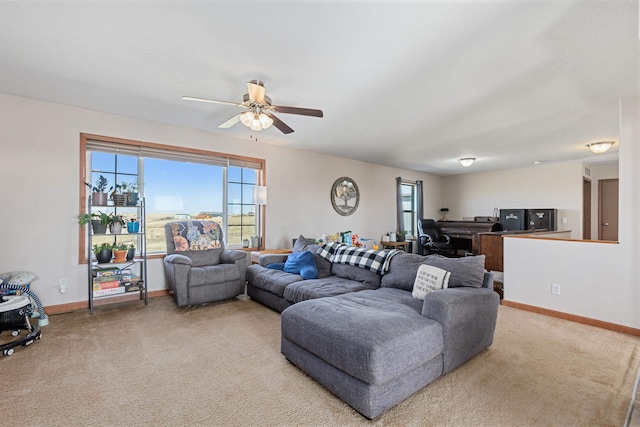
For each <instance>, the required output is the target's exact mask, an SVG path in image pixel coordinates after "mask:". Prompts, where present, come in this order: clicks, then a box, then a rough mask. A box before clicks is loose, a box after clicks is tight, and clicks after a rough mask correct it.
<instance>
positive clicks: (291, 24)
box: [0, 0, 640, 175]
mask: <svg viewBox="0 0 640 427" xmlns="http://www.w3.org/2000/svg"><path fill="white" fill-rule="evenodd" d="M638 21H639V13H638V1H622V0H607V1H604V0H603V1H592V0H579V1H578V0H567V1H563V0H555V1H551V0H548V1H545V0H524V1H518V0H513V1H493V0H492V1H484V0H479V1H446V2H445V1H375V2H373V1H341V2H338V1H298V2H294V1H255V2H247V1H208V2H205V1H198V2H193V1H177V0H176V1H165V2H147V1H128V2H124V1H119V2H111V1H91V2H80V1H47V2H31V1H22V2H8V1H2V2H0V92H2V93H7V94H14V95H20V96H25V97H29V98H35V99H42V100H46V101H52V102H57V103H62V104H68V105H73V106H78V107H83V108H88V109H92V110H97V111H105V112H110V113H116V114H121V115H126V116H131V117H138V118H144V119H148V120H153V121H158V122H165V123H171V124H175V125H179V126H184V127H188V128H195V129H202V130H206V131H209V132H212V133H215V134H220V135H226V136H230V137H236V138H243V139H249V136H250V135H251V134H252V132H251V131H250V130H249V129H248V128H246V127H244V126H242V125H241V124H237V125H235V126H234V127H232V128H230V129H218V127H217V126H218V125H219V124H220V123H222V122H224V121H225V120H227V119H228V118H230V117H231V116H233V115H234V114H235V113H237V111H238V110H237V108H236V107H233V106H227V105H218V104H203V103H196V102H187V101H183V100H182V99H181V97H182V96H183V95H191V96H199V97H205V98H213V99H220V100H228V101H233V102H241V99H242V94H244V93H246V82H247V81H249V80H253V79H260V80H263V81H264V82H265V87H266V93H267V95H268V96H270V97H271V98H272V100H273V103H274V104H277V105H286V106H297V107H308V108H319V109H322V110H323V111H324V114H325V117H324V118H322V119H319V118H313V117H303V116H296V115H290V114H278V117H279V118H280V119H282V120H283V121H284V122H285V123H287V124H288V125H289V126H291V127H292V128H294V129H295V132H294V133H292V134H289V135H283V134H281V133H280V132H279V131H278V130H277V129H275V128H273V127H272V128H270V129H268V130H266V131H263V132H261V133H260V134H259V142H258V143H261V144H262V143H269V144H276V145H283V146H288V147H294V148H299V149H303V150H312V151H316V152H320V153H326V154H333V155H338V156H342V157H348V158H353V159H358V160H363V161H368V162H373V163H379V164H386V165H391V166H397V167H401V168H406V169H412V170H417V171H425V172H431V173H436V174H440V175H451V174H459V173H467V172H478V171H485V170H496V169H505V168H512V167H521V166H525V165H531V164H533V162H534V161H548V162H553V161H566V160H574V159H588V160H593V159H595V155H593V154H590V153H589V151H588V150H587V149H586V148H585V144H587V143H589V142H594V141H598V140H602V139H613V140H616V141H617V140H618V99H619V98H624V97H634V96H639V95H640V80H639V74H638V70H639V58H640V55H639V53H640V43H639V32H638ZM116 136H121V135H116ZM615 147H616V148H614V150H613V153H612V154H608V155H605V157H604V158H605V159H612V158H613V159H615V158H617V155H616V151H617V145H616V146H615ZM460 157H477V158H478V160H477V162H476V163H475V164H474V165H473V166H472V167H470V168H467V169H465V168H462V167H461V166H460V165H459V164H458V163H457V161H456V159H458V158H460Z"/></svg>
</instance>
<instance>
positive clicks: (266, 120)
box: [182, 80, 323, 133]
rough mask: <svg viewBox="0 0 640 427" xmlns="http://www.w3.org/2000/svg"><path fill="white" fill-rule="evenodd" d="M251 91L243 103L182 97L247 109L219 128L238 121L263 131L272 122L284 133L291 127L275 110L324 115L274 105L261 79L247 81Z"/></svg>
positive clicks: (255, 129) (312, 110)
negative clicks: (276, 114)
mask: <svg viewBox="0 0 640 427" xmlns="http://www.w3.org/2000/svg"><path fill="white" fill-rule="evenodd" d="M247 88H248V92H249V93H245V94H244V95H243V97H242V103H241V104H239V103H237V102H229V101H218V100H215V99H205V98H197V97H194V96H183V97H182V99H184V100H187V101H200V102H211V103H214V104H227V105H234V106H236V107H241V108H244V109H246V110H247V111H243V112H241V113H238V114H236V115H235V116H233V117H231V118H230V119H229V120H227V121H226V122H224V123H222V124H221V125H220V126H218V127H219V128H223V129H226V128H230V127H231V126H233V125H235V124H236V123H238V122H241V123H242V124H243V125H245V126H247V127H248V128H250V129H251V130H254V131H261V130H262V129H267V128H268V127H270V126H271V125H272V124H273V125H274V126H275V127H277V128H278V129H279V130H280V131H281V132H282V133H291V132H293V129H291V128H290V127H289V126H288V125H287V124H285V123H284V122H283V121H282V120H280V119H279V118H277V117H276V116H275V115H274V114H273V112H274V111H276V112H278V113H286V114H300V115H302V116H312V117H323V113H322V110H314V109H311V108H298V107H284V106H281V105H272V104H271V98H269V97H268V96H266V95H265V94H264V92H265V89H264V83H263V82H261V81H260V80H251V81H250V82H248V83H247Z"/></svg>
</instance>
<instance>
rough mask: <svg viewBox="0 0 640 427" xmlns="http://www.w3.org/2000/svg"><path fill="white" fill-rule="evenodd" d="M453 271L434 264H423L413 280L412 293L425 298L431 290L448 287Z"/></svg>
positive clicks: (414, 295) (415, 296) (419, 297)
mask: <svg viewBox="0 0 640 427" xmlns="http://www.w3.org/2000/svg"><path fill="white" fill-rule="evenodd" d="M450 276H451V272H449V271H447V270H443V269H441V268H438V267H434V266H432V265H425V264H423V265H421V266H420V267H419V268H418V274H416V280H415V281H414V282H413V291H412V292H411V295H412V296H413V297H414V298H418V299H421V300H424V297H425V296H427V294H428V293H429V292H432V291H437V290H440V289H446V288H447V287H448V286H449V277H450Z"/></svg>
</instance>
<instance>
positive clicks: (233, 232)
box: [80, 134, 264, 261]
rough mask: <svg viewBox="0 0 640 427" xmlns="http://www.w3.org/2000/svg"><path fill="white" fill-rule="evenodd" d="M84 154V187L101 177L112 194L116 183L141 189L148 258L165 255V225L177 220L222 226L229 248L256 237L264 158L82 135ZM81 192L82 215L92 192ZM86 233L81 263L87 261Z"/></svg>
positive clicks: (82, 169)
mask: <svg viewBox="0 0 640 427" xmlns="http://www.w3.org/2000/svg"><path fill="white" fill-rule="evenodd" d="M81 153H82V156H81V163H82V164H81V179H82V180H83V181H82V182H87V183H89V184H91V186H93V185H95V182H96V180H97V179H98V178H99V177H100V176H101V175H102V176H103V177H105V178H106V179H107V181H108V185H107V190H109V189H111V190H110V192H111V191H113V188H114V187H115V185H116V184H117V185H121V184H123V183H126V184H127V185H128V184H135V185H137V187H138V192H139V193H140V197H145V201H146V217H147V218H146V219H147V222H146V227H147V230H146V231H147V234H146V239H147V242H146V243H147V251H148V253H149V254H153V253H158V254H161V253H166V243H165V236H164V225H165V224H166V223H167V222H170V221H175V220H181V219H194V220H195V219H204V220H207V219H210V220H213V221H216V222H219V223H220V224H221V225H222V228H223V231H224V236H225V244H226V245H227V246H229V247H240V246H241V245H242V240H243V239H249V238H250V237H251V236H253V235H255V234H257V233H256V230H257V229H258V224H257V218H258V216H257V215H256V212H255V205H253V200H252V195H253V188H254V187H255V186H256V185H259V184H262V182H261V177H262V176H264V161H263V160H261V159H253V158H245V157H234V156H230V155H224V154H220V153H214V152H205V151H201V150H190V149H185V148H182V147H173V146H165V145H159V144H151V143H144V142H139V141H129V140H120V139H114V138H109V137H98V136H93V135H86V134H82V135H81ZM82 187H83V191H81V204H80V210H81V212H85V211H86V205H87V203H86V196H87V192H88V188H87V187H86V186H82ZM109 209H112V208H109V207H106V208H105V211H107V212H108V211H109ZM132 215H133V214H129V216H132ZM124 216H125V219H128V217H127V214H126V213H125V214H124ZM84 232H85V230H84V229H82V235H81V241H80V259H81V261H84V260H85V259H86V250H85V248H86V236H84ZM96 238H98V236H96ZM94 240H96V239H94ZM96 241H97V240H96Z"/></svg>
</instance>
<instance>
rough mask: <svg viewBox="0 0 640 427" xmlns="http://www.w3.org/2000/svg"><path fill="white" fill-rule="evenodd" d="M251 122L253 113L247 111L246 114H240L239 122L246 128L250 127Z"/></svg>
mask: <svg viewBox="0 0 640 427" xmlns="http://www.w3.org/2000/svg"><path fill="white" fill-rule="evenodd" d="M252 120H253V112H251V111H247V112H246V113H242V114H240V122H241V123H242V124H243V125H245V126H246V127H249V126H251V121H252Z"/></svg>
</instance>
